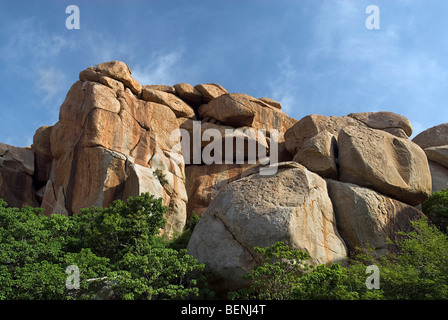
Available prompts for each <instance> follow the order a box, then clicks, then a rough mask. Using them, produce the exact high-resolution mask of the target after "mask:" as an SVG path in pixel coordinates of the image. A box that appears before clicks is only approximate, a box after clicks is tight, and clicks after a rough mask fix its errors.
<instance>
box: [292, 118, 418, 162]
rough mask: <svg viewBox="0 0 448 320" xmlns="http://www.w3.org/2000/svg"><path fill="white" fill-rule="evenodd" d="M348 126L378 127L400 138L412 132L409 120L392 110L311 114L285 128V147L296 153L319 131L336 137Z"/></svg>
mask: <svg viewBox="0 0 448 320" xmlns="http://www.w3.org/2000/svg"><path fill="white" fill-rule="evenodd" d="M349 126H356V127H369V128H372V129H380V130H383V131H386V132H388V133H390V134H393V135H395V136H398V137H401V138H406V137H409V136H410V135H411V134H412V126H411V124H410V122H409V120H408V119H407V118H405V117H403V116H401V115H398V114H396V113H393V112H386V111H380V112H360V113H351V114H349V115H347V116H344V117H335V116H329V117H328V116H322V115H317V114H313V115H309V116H306V117H304V118H302V119H301V120H300V121H298V122H297V123H296V124H295V125H294V126H292V127H291V128H290V129H288V130H287V132H286V133H285V141H286V148H287V149H288V151H289V152H290V153H291V154H296V153H297V152H298V151H299V150H300V149H301V148H302V147H303V145H304V144H305V142H306V141H308V140H309V139H311V138H312V137H314V136H315V135H316V134H318V133H319V132H321V131H324V130H326V131H328V132H329V133H331V134H333V135H334V136H335V137H336V138H337V137H338V134H339V131H341V130H342V129H343V128H347V127H349Z"/></svg>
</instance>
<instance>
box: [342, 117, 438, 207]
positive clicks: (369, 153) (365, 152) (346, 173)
mask: <svg viewBox="0 0 448 320" xmlns="http://www.w3.org/2000/svg"><path fill="white" fill-rule="evenodd" d="M338 148H339V177H340V180H341V181H344V182H350V183H354V184H357V185H359V186H364V187H368V188H372V189H374V190H376V191H379V192H381V193H383V194H385V195H388V196H391V197H393V198H395V199H397V200H400V201H403V202H405V203H409V204H412V205H418V204H420V203H421V202H423V201H424V200H425V199H426V198H427V197H428V196H429V195H430V194H431V175H430V171H429V166H428V160H427V158H426V155H425V154H424V152H423V150H422V149H421V148H420V147H419V146H418V145H416V144H415V143H413V142H412V141H410V140H408V139H403V138H398V137H396V136H393V135H391V134H389V133H386V132H384V131H381V130H375V129H370V128H367V127H353V126H351V127H347V128H344V129H342V130H341V131H340V133H339V136H338Z"/></svg>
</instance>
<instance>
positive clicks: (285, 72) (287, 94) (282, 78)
mask: <svg viewBox="0 0 448 320" xmlns="http://www.w3.org/2000/svg"><path fill="white" fill-rule="evenodd" d="M276 67H277V70H278V72H277V73H276V76H275V78H274V79H269V80H268V81H267V84H268V87H269V89H270V95H271V96H270V98H272V99H274V100H277V101H278V102H280V104H281V105H282V108H283V111H284V112H286V113H290V112H291V111H292V110H293V109H294V108H295V107H297V104H298V103H297V102H298V101H297V100H298V97H297V89H296V88H295V85H294V83H296V78H297V70H296V69H295V67H294V66H293V64H292V63H291V56H290V55H286V56H285V57H284V58H283V60H281V61H280V62H278V63H277V66H276Z"/></svg>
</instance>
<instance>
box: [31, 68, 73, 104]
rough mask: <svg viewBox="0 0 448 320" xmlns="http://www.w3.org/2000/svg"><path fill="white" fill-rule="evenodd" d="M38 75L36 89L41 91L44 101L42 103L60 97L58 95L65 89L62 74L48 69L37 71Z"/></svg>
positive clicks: (54, 69)
mask: <svg viewBox="0 0 448 320" xmlns="http://www.w3.org/2000/svg"><path fill="white" fill-rule="evenodd" d="M37 75H38V80H37V84H38V89H39V90H41V92H42V94H43V96H44V99H43V102H48V101H50V100H52V99H54V98H56V97H59V96H60V93H61V92H62V91H63V90H64V89H65V86H64V83H65V82H66V78H65V76H64V74H63V73H62V72H61V71H60V70H58V69H56V68H54V67H49V68H45V69H39V70H37Z"/></svg>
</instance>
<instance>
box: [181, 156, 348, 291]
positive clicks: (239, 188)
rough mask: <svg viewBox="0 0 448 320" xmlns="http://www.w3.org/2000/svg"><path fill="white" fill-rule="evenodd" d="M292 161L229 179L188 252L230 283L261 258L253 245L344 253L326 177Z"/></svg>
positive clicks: (317, 259)
mask: <svg viewBox="0 0 448 320" xmlns="http://www.w3.org/2000/svg"><path fill="white" fill-rule="evenodd" d="M290 166H292V167H290V168H284V167H283V168H279V171H278V172H277V174H276V175H273V176H263V175H260V174H258V173H256V174H253V175H250V176H248V177H245V178H242V179H239V180H236V181H234V182H232V183H230V184H228V185H227V186H225V187H224V188H222V189H221V190H220V192H219V193H218V194H217V195H216V196H215V197H214V198H213V200H212V202H211V203H210V205H209V206H208V208H207V210H206V211H205V212H204V214H203V218H201V220H200V221H199V223H198V224H197V226H196V228H195V229H194V232H193V234H192V237H191V240H190V242H189V244H188V252H189V253H190V254H192V255H193V256H194V257H195V258H197V259H199V261H201V262H205V263H206V264H207V266H208V269H209V271H211V272H212V273H213V274H214V276H215V279H216V281H218V282H219V281H220V280H222V281H223V282H222V284H221V285H223V286H225V287H226V288H227V289H236V288H238V287H241V286H244V285H245V281H243V279H242V275H243V274H245V273H246V272H247V271H248V270H250V269H251V267H252V266H253V265H254V263H255V261H256V259H257V257H256V256H255V254H254V251H253V248H254V247H255V246H260V247H266V246H270V245H272V244H274V243H275V242H277V241H285V242H286V243H288V244H289V245H291V246H292V247H294V248H297V249H302V250H306V251H308V252H309V253H310V255H311V257H312V260H313V262H314V263H328V262H332V261H340V260H343V259H344V258H345V256H346V247H345V244H344V242H343V241H342V239H341V238H340V236H339V234H338V231H337V229H336V223H335V220H334V215H333V206H332V203H331V200H330V198H329V197H328V194H327V185H326V182H325V180H324V179H322V178H321V177H319V176H318V175H317V174H315V173H312V172H310V171H308V170H307V169H306V168H305V167H303V166H301V165H299V164H296V163H294V162H293V163H291V164H290Z"/></svg>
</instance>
